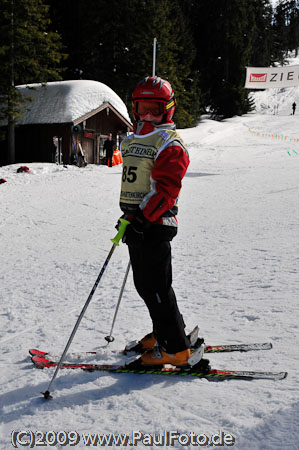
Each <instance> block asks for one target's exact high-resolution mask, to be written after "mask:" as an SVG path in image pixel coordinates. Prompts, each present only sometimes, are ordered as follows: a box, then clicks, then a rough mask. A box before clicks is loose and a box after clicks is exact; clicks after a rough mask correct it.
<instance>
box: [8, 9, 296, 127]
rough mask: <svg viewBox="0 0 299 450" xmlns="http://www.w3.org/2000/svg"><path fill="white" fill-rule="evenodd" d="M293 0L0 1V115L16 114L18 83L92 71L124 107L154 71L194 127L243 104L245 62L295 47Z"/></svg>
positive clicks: (264, 62) (182, 120)
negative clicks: (206, 117) (205, 115)
mask: <svg viewBox="0 0 299 450" xmlns="http://www.w3.org/2000/svg"><path fill="white" fill-rule="evenodd" d="M298 5H299V2H298V1H295V0H281V1H278V2H277V3H276V6H275V8H273V7H272V3H271V2H270V1H269V0H171V1H169V0H121V1H120V0H109V1H108V0H63V1H61V0H1V6H0V22H1V23H0V25H1V26H0V54H1V72H0V96H1V104H2V107H1V110H0V114H1V118H2V119H3V118H5V119H6V120H8V121H10V122H12V121H15V120H17V117H18V114H19V109H18V107H19V104H20V102H21V101H22V99H21V98H20V94H19V92H18V91H17V90H16V89H15V86H17V85H20V84H27V83H28V84H29V83H35V82H43V83H46V82H48V81H54V80H70V79H72V80H75V79H92V80H97V81H101V82H102V83H105V84H107V85H108V86H109V87H111V88H112V89H113V90H114V91H115V92H116V93H117V94H118V95H119V96H120V97H121V98H122V100H123V101H124V102H125V103H126V105H127V106H128V109H129V110H130V103H131V92H132V89H133V88H134V86H135V85H136V82H137V81H139V80H140V79H142V78H143V77H144V76H145V75H151V72H152V58H153V40H154V38H156V39H157V42H158V44H157V62H156V74H157V75H159V76H161V77H162V78H165V79H168V80H169V81H170V82H171V83H172V85H173V88H174V91H175V94H176V97H177V104H178V107H177V111H176V115H175V121H176V122H177V124H178V126H179V127H180V128H183V127H191V126H193V125H194V124H195V122H196V121H197V120H198V119H199V117H200V114H202V113H203V112H206V111H209V112H210V113H211V114H212V116H213V117H215V118H219V119H221V118H225V117H231V116H233V115H240V114H244V113H246V112H248V111H250V108H251V104H250V101H249V99H248V91H246V90H245V89H244V87H243V86H244V80H245V67H246V66H271V65H273V64H274V63H275V62H279V63H283V62H284V58H285V56H286V55H287V53H288V52H289V51H293V50H295V51H296V49H297V48H298V47H299V8H298Z"/></svg>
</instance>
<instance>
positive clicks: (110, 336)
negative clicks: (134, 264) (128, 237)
mask: <svg viewBox="0 0 299 450" xmlns="http://www.w3.org/2000/svg"><path fill="white" fill-rule="evenodd" d="M130 267H131V261H129V263H128V267H127V270H126V273H125V277H124V281H123V284H122V286H121V289H120V293H119V297H118V302H117V305H116V308H115V313H114V317H113V320H112V325H111V330H110V334H109V336H106V337H105V339H106V341H107V342H108V344H109V342H113V341H114V337H113V336H112V331H113V328H114V324H115V320H116V316H117V313H118V308H119V305H120V301H121V298H122V295H123V292H124V289H125V285H126V282H127V278H128V275H129V271H130Z"/></svg>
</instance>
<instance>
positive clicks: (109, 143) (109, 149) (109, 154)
mask: <svg viewBox="0 0 299 450" xmlns="http://www.w3.org/2000/svg"><path fill="white" fill-rule="evenodd" d="M114 148H115V142H114V140H113V139H112V134H111V133H110V134H109V137H108V139H106V141H105V142H104V150H106V164H107V166H109V167H112V162H113V150H114Z"/></svg>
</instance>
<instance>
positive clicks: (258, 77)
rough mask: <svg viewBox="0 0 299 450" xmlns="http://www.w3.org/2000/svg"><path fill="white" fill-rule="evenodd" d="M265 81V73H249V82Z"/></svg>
mask: <svg viewBox="0 0 299 450" xmlns="http://www.w3.org/2000/svg"><path fill="white" fill-rule="evenodd" d="M265 81H267V74H266V73H251V74H250V77H249V82H250V83H264V82H265Z"/></svg>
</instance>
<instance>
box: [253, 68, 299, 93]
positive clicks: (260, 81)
mask: <svg viewBox="0 0 299 450" xmlns="http://www.w3.org/2000/svg"><path fill="white" fill-rule="evenodd" d="M292 86H299V66H284V67H246V81H245V88H247V89H267V88H281V87H292Z"/></svg>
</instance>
